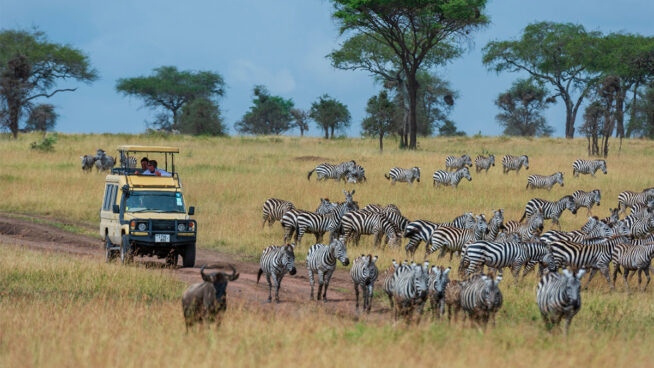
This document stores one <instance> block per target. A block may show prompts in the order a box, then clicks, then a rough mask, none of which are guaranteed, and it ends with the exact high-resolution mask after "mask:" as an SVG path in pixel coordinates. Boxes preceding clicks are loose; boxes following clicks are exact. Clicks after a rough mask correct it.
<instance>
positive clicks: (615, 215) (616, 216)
mask: <svg viewBox="0 0 654 368" xmlns="http://www.w3.org/2000/svg"><path fill="white" fill-rule="evenodd" d="M609 212H610V213H611V215H610V216H609V221H610V223H611V224H615V223H616V222H618V221H620V209H619V208H617V207H616V208H609Z"/></svg>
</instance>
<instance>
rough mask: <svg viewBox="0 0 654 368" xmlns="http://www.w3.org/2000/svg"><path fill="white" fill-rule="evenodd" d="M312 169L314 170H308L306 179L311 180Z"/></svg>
mask: <svg viewBox="0 0 654 368" xmlns="http://www.w3.org/2000/svg"><path fill="white" fill-rule="evenodd" d="M314 171H316V169H313V170H311V171H309V174H308V175H307V180H311V174H313V172H314Z"/></svg>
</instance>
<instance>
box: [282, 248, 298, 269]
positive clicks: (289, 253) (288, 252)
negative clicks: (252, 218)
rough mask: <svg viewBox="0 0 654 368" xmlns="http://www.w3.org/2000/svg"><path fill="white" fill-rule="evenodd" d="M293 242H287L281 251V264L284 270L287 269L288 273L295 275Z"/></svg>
mask: <svg viewBox="0 0 654 368" xmlns="http://www.w3.org/2000/svg"><path fill="white" fill-rule="evenodd" d="M294 250H295V244H294V243H293V244H287V245H285V246H284V249H283V253H282V264H283V265H284V268H285V269H286V271H288V273H289V274H291V275H295V273H296V272H297V270H296V269H295V252H294Z"/></svg>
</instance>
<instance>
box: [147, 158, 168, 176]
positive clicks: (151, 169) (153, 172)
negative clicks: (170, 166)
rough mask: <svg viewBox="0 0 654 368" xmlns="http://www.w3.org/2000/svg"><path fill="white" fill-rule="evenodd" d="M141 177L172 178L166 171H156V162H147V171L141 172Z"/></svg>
mask: <svg viewBox="0 0 654 368" xmlns="http://www.w3.org/2000/svg"><path fill="white" fill-rule="evenodd" d="M143 175H156V176H165V177H171V176H173V175H172V174H171V173H169V172H168V171H166V170H161V169H157V160H150V161H148V169H147V170H145V171H144V172H143Z"/></svg>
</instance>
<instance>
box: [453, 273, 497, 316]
mask: <svg viewBox="0 0 654 368" xmlns="http://www.w3.org/2000/svg"><path fill="white" fill-rule="evenodd" d="M500 281H502V274H501V273H500V274H499V275H498V276H497V277H496V278H495V280H493V277H492V275H478V276H475V277H473V278H471V279H470V280H468V282H467V283H465V284H464V285H463V287H462V288H461V307H462V308H463V311H464V312H466V314H467V315H468V316H469V317H470V319H471V320H472V321H473V322H476V323H477V324H480V325H482V326H483V327H484V328H485V327H486V325H487V324H488V320H489V319H493V324H495V313H497V311H498V310H499V309H500V308H501V307H502V303H503V300H504V299H503V297H502V292H501V291H500V289H499V287H498V285H499V283H500Z"/></svg>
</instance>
